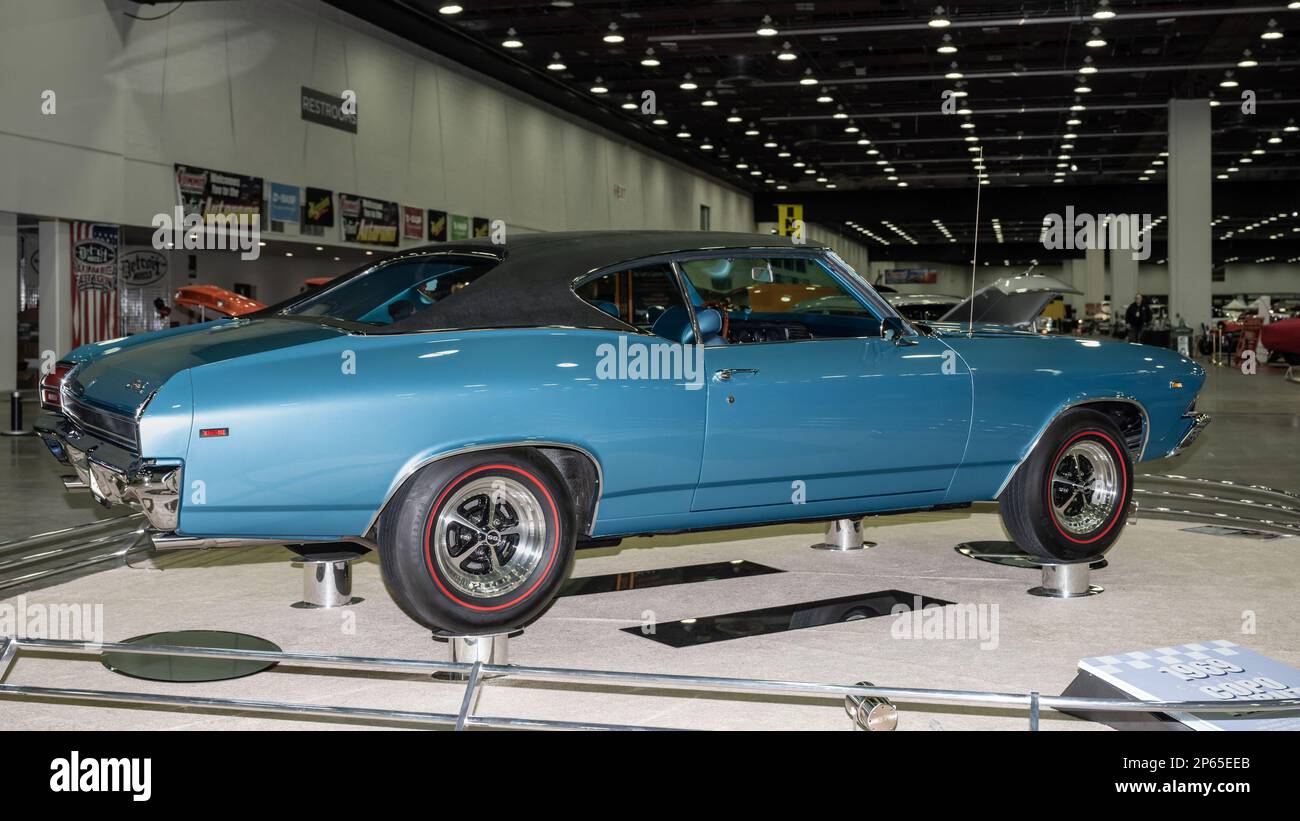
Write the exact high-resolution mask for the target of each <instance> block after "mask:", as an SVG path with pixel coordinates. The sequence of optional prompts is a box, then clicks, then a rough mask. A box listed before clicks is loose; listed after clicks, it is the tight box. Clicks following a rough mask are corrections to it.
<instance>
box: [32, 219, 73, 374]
mask: <svg viewBox="0 0 1300 821" xmlns="http://www.w3.org/2000/svg"><path fill="white" fill-rule="evenodd" d="M71 228H72V226H71V225H70V224H69V223H67V222H64V221H63V220H44V221H42V222H41V225H40V246H41V264H40V269H41V272H40V273H41V275H40V279H39V280H38V282H39V288H40V297H41V308H40V314H39V316H40V323H41V327H40V346H41V359H42V360H44V359H45V357H46V354H45V352H46V351H53V352H54V356H55V358H56V359H57V358H58V357H60V356H63V355H64V354H66V353H67V352H68V351H69V350H70V349H71V348H72V234H71Z"/></svg>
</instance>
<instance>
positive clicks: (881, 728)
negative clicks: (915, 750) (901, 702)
mask: <svg viewBox="0 0 1300 821" xmlns="http://www.w3.org/2000/svg"><path fill="white" fill-rule="evenodd" d="M853 686H855V687H875V686H876V685H874V684H872V683H871V682H869V681H859V682H858V683H857V684H855V685H853ZM844 712H846V713H848V714H849V718H851V719H853V729H854V730H861V731H863V732H887V731H889V730H894V729H897V727H898V708H897V707H895V706H894V702H892V701H890V700H889V699H887V698H880V697H877V696H856V695H854V696H845V697H844Z"/></svg>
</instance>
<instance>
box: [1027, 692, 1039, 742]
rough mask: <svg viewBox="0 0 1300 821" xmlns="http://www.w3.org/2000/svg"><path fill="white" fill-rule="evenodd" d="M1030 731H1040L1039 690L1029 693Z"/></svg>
mask: <svg viewBox="0 0 1300 821" xmlns="http://www.w3.org/2000/svg"><path fill="white" fill-rule="evenodd" d="M1029 732H1031V733H1036V732H1038V691H1037V690H1034V691H1033V692H1031V693H1030V694H1029Z"/></svg>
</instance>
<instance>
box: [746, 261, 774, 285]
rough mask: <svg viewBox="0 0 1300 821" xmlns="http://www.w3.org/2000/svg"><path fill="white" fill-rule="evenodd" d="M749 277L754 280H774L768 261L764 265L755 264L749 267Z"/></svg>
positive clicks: (766, 281)
mask: <svg viewBox="0 0 1300 821" xmlns="http://www.w3.org/2000/svg"><path fill="white" fill-rule="evenodd" d="M749 278H750V279H752V280H754V281H755V282H764V283H768V282H774V281H775V280H776V276H775V275H774V274H773V273H772V264H771V263H770V262H769V263H767V264H766V265H755V266H754V267H752V268H750V269H749Z"/></svg>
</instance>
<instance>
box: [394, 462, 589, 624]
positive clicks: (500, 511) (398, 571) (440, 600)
mask: <svg viewBox="0 0 1300 821" xmlns="http://www.w3.org/2000/svg"><path fill="white" fill-rule="evenodd" d="M575 541H576V530H575V522H574V512H573V505H572V503H571V501H570V500H569V498H568V495H567V492H566V487H565V484H564V482H563V480H562V479H561V478H560V477H559V475H558V474H557V473H556V471H555V469H554V468H553V467H552V466H551V464H550V463H549V462H548V461H547V460H546V459H544V458H542V457H540V456H537V455H536V454H533V453H531V452H529V451H524V450H517V451H497V452H491V453H487V452H484V453H469V454H465V455H463V456H456V457H452V458H449V459H445V460H441V461H438V462H435V463H434V464H432V465H429V466H428V467H425V468H423V469H422V470H420V471H419V472H418V473H416V475H415V476H414V477H412V479H411V480H410V481H409V482H408V483H407V485H406V487H405V488H404V489H403V490H402V491H401V492H400V493H399V494H398V497H396V498H394V499H393V500H392V501H391V502H390V503H389V506H388V508H387V510H386V511H385V513H384V518H383V521H382V523H381V525H380V531H379V555H380V565H381V567H382V569H383V573H384V579H385V580H386V581H387V582H388V586H389V589H390V591H391V592H392V594H393V598H394V599H396V601H397V603H398V605H399V606H401V608H402V609H403V610H404V611H405V612H406V613H407V615H409V616H410V617H411V618H413V619H415V620H416V621H417V622H419V623H420V624H422V625H424V626H425V627H428V628H429V629H431V630H435V631H439V632H444V633H451V634H457V635H474V634H482V633H499V632H505V631H509V630H513V629H516V628H519V627H522V626H523V625H525V624H526V623H528V622H529V621H531V620H532V619H534V618H536V617H537V616H538V615H539V614H540V613H541V612H542V610H544V609H545V608H546V606H547V605H548V604H549V603H550V602H551V600H552V599H553V598H554V596H555V594H556V592H558V590H559V587H560V585H561V584H562V583H563V581H564V577H565V576H566V575H567V573H568V570H569V565H570V563H571V562H572V559H573V548H574V542H575Z"/></svg>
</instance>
